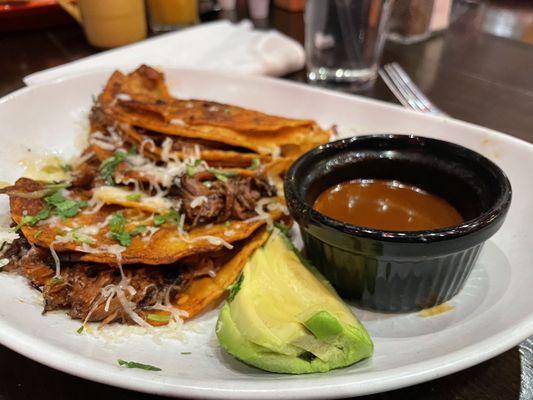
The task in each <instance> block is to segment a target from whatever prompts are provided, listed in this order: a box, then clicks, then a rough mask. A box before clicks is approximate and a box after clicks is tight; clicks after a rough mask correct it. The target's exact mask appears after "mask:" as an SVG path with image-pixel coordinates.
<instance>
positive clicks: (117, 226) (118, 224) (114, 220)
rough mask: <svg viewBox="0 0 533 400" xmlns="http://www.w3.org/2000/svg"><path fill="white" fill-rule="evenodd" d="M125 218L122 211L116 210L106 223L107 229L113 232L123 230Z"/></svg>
mask: <svg viewBox="0 0 533 400" xmlns="http://www.w3.org/2000/svg"><path fill="white" fill-rule="evenodd" d="M126 222H127V221H126V218H125V217H124V215H122V213H120V212H118V213H115V214H113V215H112V216H111V218H110V219H109V222H108V225H109V229H111V231H114V232H118V231H122V230H124V227H125V226H126Z"/></svg>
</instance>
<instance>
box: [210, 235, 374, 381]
mask: <svg viewBox="0 0 533 400" xmlns="http://www.w3.org/2000/svg"><path fill="white" fill-rule="evenodd" d="M287 241H288V239H287V238H286V237H284V236H283V234H282V233H281V232H280V231H278V230H277V229H275V230H274V231H273V233H272V235H271V236H270V238H269V240H268V241H267V243H266V244H265V245H264V246H263V247H262V248H261V249H258V250H257V251H256V252H255V253H254V254H253V255H252V257H251V258H250V259H249V260H248V262H247V264H246V266H245V267H244V270H243V273H242V274H243V275H242V282H241V284H240V289H239V291H238V292H237V293H236V294H235V296H234V297H233V300H232V301H231V302H229V303H226V304H225V305H224V307H223V308H222V311H221V313H220V316H219V320H218V323H217V336H218V338H219V341H220V343H221V345H222V347H223V348H224V349H226V351H228V353H230V354H232V355H233V356H235V357H236V358H238V359H240V360H241V361H244V362H245V363H248V364H250V365H253V366H255V367H258V368H261V369H264V370H267V371H271V372H279V373H291V374H302V373H311V372H325V371H329V370H330V369H334V368H341V367H345V366H348V365H351V364H353V363H355V362H357V361H359V360H361V359H363V358H366V357H369V356H370V355H371V354H372V352H373V344H372V341H371V339H370V337H369V335H368V333H367V332H366V330H365V328H364V327H363V326H362V325H361V324H360V322H359V321H358V320H357V318H356V317H355V316H354V315H353V313H352V312H351V311H350V309H349V308H348V307H347V306H346V305H345V304H344V303H343V302H342V300H341V299H340V298H339V297H338V295H337V293H336V292H335V291H334V290H333V288H332V287H331V286H330V285H329V283H327V281H326V280H325V278H324V277H322V275H320V274H319V273H318V272H317V271H316V270H314V268H307V267H306V266H304V265H303V264H302V262H301V261H300V259H299V257H298V256H297V254H296V253H295V252H294V251H293V249H292V247H291V246H290V245H289V243H288V242H287Z"/></svg>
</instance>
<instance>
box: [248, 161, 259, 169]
mask: <svg viewBox="0 0 533 400" xmlns="http://www.w3.org/2000/svg"><path fill="white" fill-rule="evenodd" d="M260 165H261V161H259V158H254V159H253V160H252V162H251V163H250V166H249V167H248V169H250V170H252V171H253V170H256V169H257V168H259V166H260Z"/></svg>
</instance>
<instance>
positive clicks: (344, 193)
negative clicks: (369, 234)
mask: <svg viewBox="0 0 533 400" xmlns="http://www.w3.org/2000/svg"><path fill="white" fill-rule="evenodd" d="M313 207H314V208H315V210H317V211H318V212H321V213H322V214H325V215H327V216H328V217H330V218H334V219H337V220H339V221H343V222H347V223H349V224H352V225H358V226H364V227H366V228H373V229H379V230H384V231H422V230H428V229H438V228H444V227H448V226H453V225H458V224H460V223H462V222H464V219H463V217H462V216H461V214H459V212H458V211H457V210H456V209H455V208H454V207H453V206H452V205H450V204H449V203H448V202H447V201H445V200H443V199H441V198H440V197H437V196H435V195H433V194H430V193H428V192H426V191H424V190H422V189H419V188H417V187H415V186H411V185H409V184H404V183H401V182H398V181H388V180H380V179H355V180H352V181H348V182H343V183H339V184H338V185H335V186H333V187H331V188H329V189H327V190H325V191H324V192H322V193H321V194H320V196H318V198H317V199H316V200H315V203H314V206H313Z"/></svg>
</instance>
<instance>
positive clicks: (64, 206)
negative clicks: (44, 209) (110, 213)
mask: <svg viewBox="0 0 533 400" xmlns="http://www.w3.org/2000/svg"><path fill="white" fill-rule="evenodd" d="M44 201H45V202H46V203H48V204H49V205H50V206H53V207H54V208H55V212H56V214H57V215H59V216H60V217H61V218H62V219H66V218H70V217H73V216H75V215H76V214H77V213H79V212H80V210H81V209H82V208H85V207H87V202H86V201H82V200H72V199H67V198H65V196H63V194H61V192H55V193H53V194H51V195H50V196H47V197H45V198H44Z"/></svg>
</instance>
